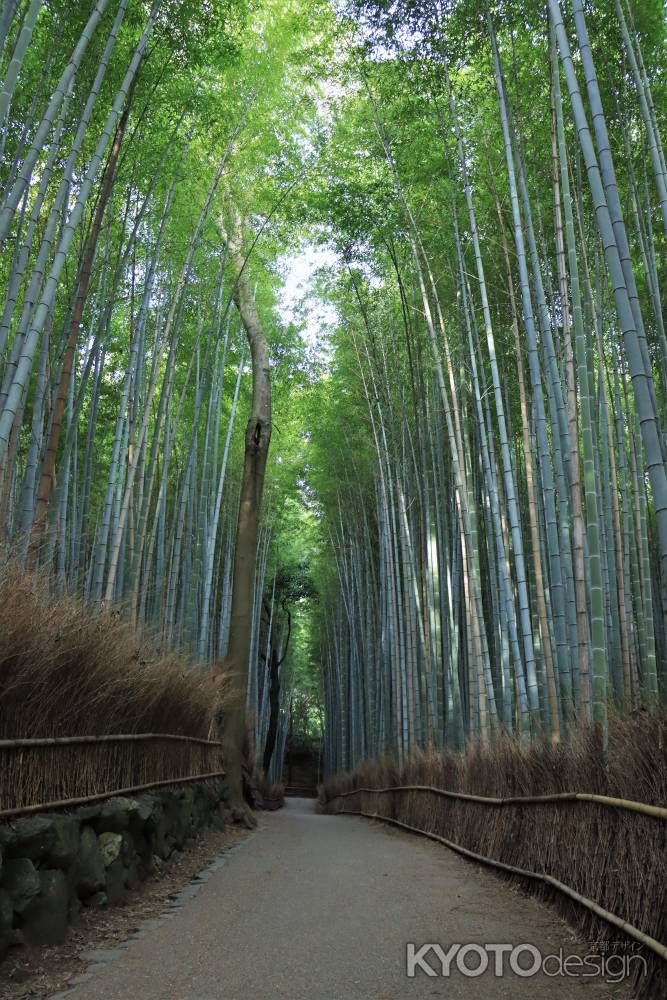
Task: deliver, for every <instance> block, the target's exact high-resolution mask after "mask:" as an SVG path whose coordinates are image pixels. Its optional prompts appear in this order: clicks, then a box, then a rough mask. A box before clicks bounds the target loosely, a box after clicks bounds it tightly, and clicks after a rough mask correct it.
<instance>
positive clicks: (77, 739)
mask: <svg viewBox="0 0 667 1000" xmlns="http://www.w3.org/2000/svg"><path fill="white" fill-rule="evenodd" d="M150 740H173V741H174V742H176V743H197V744H199V745H200V746H208V747H221V746H222V743H220V742H219V741H218V740H204V739H200V738H199V737H198V736H179V735H178V734H176V733H112V734H111V735H104V736H43V737H38V738H37V739H18V740H0V750H24V749H31V748H32V747H57V746H73V745H75V744H79V743H147V742H149V741H150Z"/></svg>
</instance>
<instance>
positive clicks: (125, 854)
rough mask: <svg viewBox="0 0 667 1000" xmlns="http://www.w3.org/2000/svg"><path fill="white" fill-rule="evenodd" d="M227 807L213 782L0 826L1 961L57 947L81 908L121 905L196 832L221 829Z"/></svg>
mask: <svg viewBox="0 0 667 1000" xmlns="http://www.w3.org/2000/svg"><path fill="white" fill-rule="evenodd" d="M225 799H226V785H225V783H224V781H222V780H209V781H205V782H201V783H193V784H189V785H183V786H181V787H180V788H178V787H171V788H168V789H159V790H158V789H156V790H155V791H154V792H150V793H144V794H142V795H139V796H137V797H136V798H112V799H107V800H105V801H103V802H99V803H95V804H92V805H85V806H81V807H80V808H78V809H76V810H72V811H71V812H68V813H50V814H46V813H44V814H39V815H34V816H29V817H22V818H19V819H16V820H15V821H14V822H12V823H5V824H0V958H2V957H3V956H4V955H5V953H6V952H7V950H8V948H9V947H10V946H11V945H12V944H20V943H22V942H24V941H25V942H27V943H31V944H59V943H60V942H62V941H63V940H64V939H65V937H66V935H67V928H68V926H69V924H70V923H72V922H73V921H75V920H76V918H77V916H78V915H79V913H80V911H81V908H82V906H96V907H102V906H106V905H108V904H114V903H118V902H120V901H121V900H122V899H123V897H124V895H125V894H126V893H127V892H128V891H129V890H131V889H133V888H135V887H136V886H137V885H138V884H139V882H140V881H142V880H143V879H146V878H148V877H149V876H150V875H151V874H152V872H153V871H154V870H155V866H156V864H157V863H159V861H158V859H162V860H166V859H167V858H168V857H169V856H170V855H171V854H172V852H173V851H175V850H181V849H182V848H184V847H187V846H188V842H189V841H190V840H191V839H192V838H193V836H194V835H195V834H196V833H197V831H198V830H201V829H202V828H203V827H205V826H209V825H213V826H215V827H217V828H218V829H222V828H223V827H224V822H225V820H224V802H225Z"/></svg>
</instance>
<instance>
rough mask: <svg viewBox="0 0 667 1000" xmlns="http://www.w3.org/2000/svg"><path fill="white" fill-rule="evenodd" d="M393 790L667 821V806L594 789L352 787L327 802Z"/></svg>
mask: <svg viewBox="0 0 667 1000" xmlns="http://www.w3.org/2000/svg"><path fill="white" fill-rule="evenodd" d="M391 792H431V793H433V794H434V795H441V796H442V797H443V798H446V799H457V800H460V801H462V802H479V803H480V804H482V805H487V806H508V805H513V806H514V805H525V806H530V805H548V804H550V803H553V804H554V805H558V804H559V803H561V802H596V803H597V804H598V805H601V806H607V807H609V808H613V809H626V810H628V811H629V812H636V813H641V814H642V815H643V816H653V817H654V818H655V819H665V820H667V808H664V807H663V806H653V805H650V804H649V803H647V802H635V801H633V800H632V799H616V798H613V796H610V795H596V794H594V793H593V792H555V793H554V794H552V795H512V796H509V797H506V798H497V797H494V796H489V795H473V794H472V793H470V792H452V791H449V790H448V789H446V788H438V787H436V786H435V785H390V786H389V787H387V788H353V789H351V790H350V791H348V792H339V793H338V794H337V795H332V796H331V797H330V798H329V800H328V801H329V802H334V801H335V800H336V799H344V798H348V797H349V796H351V795H359V794H361V793H365V794H370V795H387V794H389V793H391Z"/></svg>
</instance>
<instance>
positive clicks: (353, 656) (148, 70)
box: [0, 0, 667, 781]
mask: <svg viewBox="0 0 667 1000" xmlns="http://www.w3.org/2000/svg"><path fill="white" fill-rule="evenodd" d="M664 50H665V23H664V12H663V10H662V8H661V5H660V4H659V3H658V2H657V0H656V2H654V0H648V2H642V3H641V4H640V3H634V2H632V0H601V2H600V3H596V4H594V5H590V4H586V3H584V0H548V3H546V4H544V3H536V2H534V0H526V2H523V3H521V4H518V3H517V2H516V0H497V2H496V3H491V2H488V3H487V2H484V3H482V4H480V3H477V2H472V0H458V2H453V0H452V2H445V0H410V2H408V0H347V2H341V3H333V2H331V3H329V2H326V0H289V2H277V0H215V2H210V3H197V2H196V0H169V2H167V3H159V4H158V3H154V4H150V3H145V2H138V0H86V2H84V3H76V4H75V3H72V2H71V0H7V2H6V3H5V4H4V5H3V8H2V15H1V16H0V78H1V79H2V85H1V87H0V128H1V135H0V245H1V246H2V256H1V258H0V366H1V367H0V534H1V535H2V546H3V553H6V558H8V559H10V560H12V561H13V562H14V563H15V562H16V561H18V563H19V564H20V565H21V566H22V567H24V568H25V569H27V570H28V571H30V572H32V571H37V572H39V573H40V574H42V575H44V576H45V577H46V578H47V579H48V580H49V581H50V582H51V586H52V587H53V589H54V591H55V592H56V594H62V593H64V592H65V591H69V592H72V593H74V594H76V595H80V596H82V597H83V598H85V600H86V601H87V602H88V605H89V607H90V609H91V613H93V614H94V613H95V609H99V608H105V609H108V608H109V606H114V607H116V606H118V607H119V608H120V609H122V613H123V614H124V615H126V616H127V617H128V618H129V619H130V621H131V622H132V624H133V626H134V627H135V628H136V630H137V632H138V633H139V635H141V636H144V635H150V636H151V637H152V640H153V641H154V643H156V644H157V646H158V647H159V648H160V649H162V650H165V651H167V650H175V649H178V650H182V651H185V652H186V653H187V655H189V656H190V657H191V658H192V659H193V660H194V661H196V662H197V663H198V664H199V665H200V668H201V669H202V670H206V669H210V667H211V666H212V665H215V664H219V663H221V662H223V661H224V659H225V656H226V654H227V652H228V650H229V647H230V628H231V594H232V581H233V579H234V562H235V551H236V548H235V542H236V528H237V523H238V522H237V518H238V511H239V495H240V490H241V481H242V466H243V447H244V445H243V442H244V426H245V422H246V420H247V419H248V413H249V411H250V399H251V389H250V384H251V381H252V363H251V357H250V354H249V351H248V347H247V345H246V339H247V338H246V336H245V334H244V327H245V332H246V333H247V316H245V317H244V315H243V312H244V303H245V310H246V312H247V311H248V310H249V309H250V310H251V311H252V313H253V322H254V323H256V324H259V325H260V326H261V327H262V328H263V331H264V333H265V334H266V339H267V341H268V349H269V363H268V368H269V372H270V376H271V382H272V392H273V435H272V438H271V442H272V443H271V452H270V457H269V464H268V478H267V486H266V491H265V496H264V503H263V507H262V513H261V522H260V530H259V539H258V543H257V551H256V558H255V571H254V581H253V592H254V597H253V608H252V616H251V617H252V621H251V633H252V636H251V642H250V655H249V664H248V681H247V699H246V701H247V711H248V716H249V718H250V720H251V723H250V739H251V742H252V743H253V744H254V748H255V755H256V758H257V761H258V764H259V766H261V767H263V769H264V770H265V771H267V772H269V774H270V778H271V780H272V781H276V780H278V779H279V777H280V770H281V761H282V757H283V752H284V747H285V743H286V738H287V721H288V718H289V714H290V705H292V706H293V707H294V706H298V712H297V714H299V717H300V718H302V719H303V720H304V727H305V728H306V729H308V727H311V728H312V727H314V729H315V730H316V729H317V728H318V726H319V725H320V721H319V720H320V719H321V717H322V712H323V713H324V720H325V724H324V728H325V755H326V763H327V768H328V770H329V772H330V773H332V772H335V771H336V770H339V769H341V768H347V767H351V766H353V765H354V764H355V763H357V762H358V761H359V760H361V759H364V758H369V757H375V756H376V755H378V754H380V753H382V752H385V751H388V752H392V753H395V754H396V755H397V756H398V757H399V759H403V758H404V757H405V756H406V755H408V754H409V753H411V752H412V751H413V750H414V749H416V748H418V747H424V746H435V747H436V748H443V747H451V748H456V749H463V748H464V747H465V746H466V744H467V743H468V742H469V741H482V742H487V741H490V740H492V739H493V737H494V735H495V734H497V733H500V732H505V733H510V734H514V735H516V736H519V737H522V738H526V739H544V738H547V739H550V740H552V741H553V742H554V743H556V742H559V741H563V740H567V738H568V735H569V734H570V733H571V732H572V731H573V727H574V726H576V725H577V724H578V723H580V722H592V723H595V724H596V725H597V726H598V727H599V729H600V732H601V734H602V736H603V738H604V737H605V734H606V732H607V717H608V714H609V712H611V711H614V712H622V713H643V712H651V711H652V710H653V709H654V708H655V706H656V705H657V704H658V703H659V701H660V700H661V699H664V697H665V693H666V690H667V666H666V664H667V632H666V625H667V436H666V431H667V427H666V420H667V336H666V332H665V310H664V304H663V296H664V287H665V274H666V273H667V272H666V268H667V259H666V257H667V169H666V164H665V153H664V148H663V144H662V141H661V134H662V133H664V129H665V115H666V113H667V104H666V101H667V90H666V87H667V84H666V82H665V76H664V73H665V64H664ZM318 253H319V254H320V256H318ZM304 257H305V258H308V257H311V258H312V260H321V259H325V260H326V261H327V264H326V266H325V267H322V268H321V269H320V271H319V272H318V274H317V275H316V279H315V280H314V281H313V282H311V287H310V291H308V292H307V294H306V295H305V297H304V298H303V301H301V303H300V306H299V308H296V309H295V308H292V309H291V310H286V308H285V305H284V290H283V285H284V284H285V280H286V279H285V274H286V273H287V275H288V277H287V284H289V283H290V281H292V283H293V279H290V278H289V271H290V266H291V264H290V262H292V263H293V262H294V260H295V259H300V258H304ZM310 266H311V273H312V271H313V268H314V266H315V265H314V264H312V261H311V265H310ZM241 291H242V294H241ZM292 292H294V289H292ZM299 294H300V292H299ZM292 297H293V298H294V295H293V296H292ZM297 298H298V295H297ZM322 308H324V315H325V320H324V321H323V322H320V321H319V320H316V319H313V317H314V316H315V317H317V316H319V315H320V313H319V312H318V310H321V309H322ZM326 317H328V318H326ZM314 323H315V325H317V323H319V325H320V329H318V330H317V332H316V335H314V334H313V324H314ZM322 346H323V349H320V348H321V347H322ZM237 562H238V561H237ZM137 669H141V664H140V663H138V664H137ZM295 711H296V708H295Z"/></svg>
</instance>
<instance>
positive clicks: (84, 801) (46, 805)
mask: <svg viewBox="0 0 667 1000" xmlns="http://www.w3.org/2000/svg"><path fill="white" fill-rule="evenodd" d="M224 777H225V772H224V771H211V772H210V773H209V774H190V775H188V776H187V777H185V778H175V779H173V780H172V779H171V778H166V779H163V780H162V781H149V782H148V784H144V785H131V786H130V787H129V788H112V789H110V790H109V791H106V792H98V793H97V794H96V795H83V796H80V797H79V798H74V799H59V800H57V801H56V802H38V803H36V804H34V805H30V806H21V807H20V808H19V809H3V810H2V811H0V819H10V818H11V817H13V816H28V815H31V814H32V813H36V812H51V810H52V809H74V808H75V807H76V806H85V805H88V804H89V803H90V804H92V803H93V802H102V801H103V799H110V798H114V797H115V796H117V795H134V794H136V793H137V792H147V791H149V790H150V789H151V788H163V787H164V786H165V785H189V784H191V783H192V782H193V781H207V780H209V779H211V778H224Z"/></svg>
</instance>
